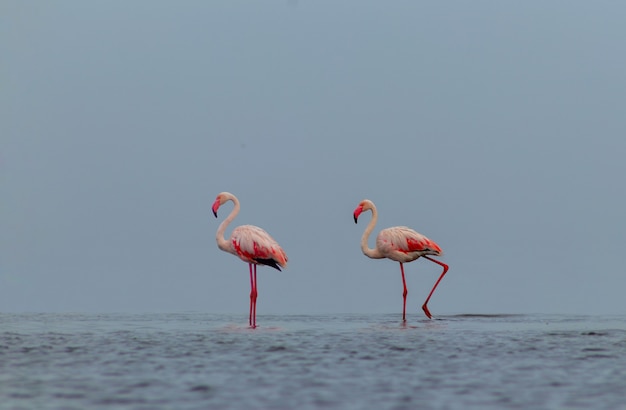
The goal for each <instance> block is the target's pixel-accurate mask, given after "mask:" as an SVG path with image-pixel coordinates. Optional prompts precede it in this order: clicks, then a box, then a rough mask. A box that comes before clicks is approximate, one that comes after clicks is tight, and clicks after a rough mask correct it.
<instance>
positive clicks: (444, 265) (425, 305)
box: [422, 256, 448, 319]
mask: <svg viewBox="0 0 626 410" xmlns="http://www.w3.org/2000/svg"><path fill="white" fill-rule="evenodd" d="M424 258H426V259H428V260H429V261H431V262H435V263H436V264H438V265H441V266H443V272H442V273H441V276H439V279H437V282H435V286H433V288H432V290H431V291H430V293H429V294H428V297H427V298H426V302H424V304H423V305H422V310H423V311H424V313H425V314H426V316H428V318H429V319H432V317H433V316H432V315H431V314H430V311H429V310H428V306H427V305H428V301H429V300H430V297H431V296H432V295H433V292H434V291H435V288H437V285H439V282H441V279H442V278H443V275H445V274H446V272H447V271H448V265H446V264H445V263H443V262H439V261H436V260H434V259H432V258H429V257H428V256H424Z"/></svg>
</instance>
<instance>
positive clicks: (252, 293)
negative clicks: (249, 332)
mask: <svg viewBox="0 0 626 410" xmlns="http://www.w3.org/2000/svg"><path fill="white" fill-rule="evenodd" d="M248 266H249V267H250V314H249V315H248V324H249V325H250V326H252V305H253V301H254V279H253V277H252V264H251V263H249V264H248Z"/></svg>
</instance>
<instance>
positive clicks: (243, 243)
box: [230, 225, 288, 268]
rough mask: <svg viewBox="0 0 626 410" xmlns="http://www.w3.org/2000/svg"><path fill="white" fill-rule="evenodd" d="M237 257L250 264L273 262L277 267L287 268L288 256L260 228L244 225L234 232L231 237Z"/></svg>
mask: <svg viewBox="0 0 626 410" xmlns="http://www.w3.org/2000/svg"><path fill="white" fill-rule="evenodd" d="M230 240H231V243H232V245H233V249H234V251H235V253H236V254H237V256H239V257H240V258H241V259H242V260H243V261H245V262H248V263H258V262H259V260H270V259H271V260H273V261H274V262H276V264H277V265H279V266H281V267H283V268H285V267H287V260H288V259H287V254H286V253H285V251H284V250H283V249H282V248H281V247H280V245H279V244H278V243H277V242H276V241H275V240H274V238H272V237H271V236H270V235H269V234H268V233H267V232H265V231H264V230H263V229H261V228H259V227H258V226H254V225H242V226H238V227H237V228H235V229H234V230H233V233H232V235H231V237H230Z"/></svg>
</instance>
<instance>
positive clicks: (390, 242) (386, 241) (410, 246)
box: [376, 226, 443, 263]
mask: <svg viewBox="0 0 626 410" xmlns="http://www.w3.org/2000/svg"><path fill="white" fill-rule="evenodd" d="M376 248H377V249H379V250H380V252H381V254H382V255H383V256H384V257H385V258H387V259H391V260H393V261H396V262H402V263H406V262H412V261H414V260H415V259H417V258H419V257H420V256H424V255H434V256H441V255H442V254H443V252H442V250H441V248H440V247H439V245H437V244H436V243H435V242H434V241H432V240H430V239H428V238H427V237H425V236H424V235H422V234H421V233H418V232H415V231H414V230H413V229H411V228H407V227H406V226H394V227H393V228H387V229H383V230H382V231H380V233H379V234H378V236H377V237H376Z"/></svg>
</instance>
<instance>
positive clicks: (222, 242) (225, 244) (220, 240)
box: [215, 195, 240, 254]
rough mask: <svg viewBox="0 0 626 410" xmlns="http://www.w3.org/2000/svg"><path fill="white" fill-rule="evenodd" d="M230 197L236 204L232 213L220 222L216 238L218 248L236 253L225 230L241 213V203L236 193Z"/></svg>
mask: <svg viewBox="0 0 626 410" xmlns="http://www.w3.org/2000/svg"><path fill="white" fill-rule="evenodd" d="M228 199H229V200H231V201H233V203H234V204H235V206H234V207H233V210H232V211H230V214H228V216H227V217H226V219H224V220H223V221H222V223H221V224H220V226H219V227H218V228H217V233H216V234H215V239H216V240H217V247H218V248H220V249H221V250H223V251H226V252H230V253H233V254H234V253H235V251H234V250H233V248H232V246H231V243H230V241H229V240H228V239H226V237H225V236H224V232H225V231H226V227H227V226H228V225H229V224H230V223H231V222H232V221H233V219H235V217H236V216H237V214H239V208H240V205H239V200H238V199H237V197H235V196H234V195H233V196H232V197H229V198H228Z"/></svg>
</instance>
